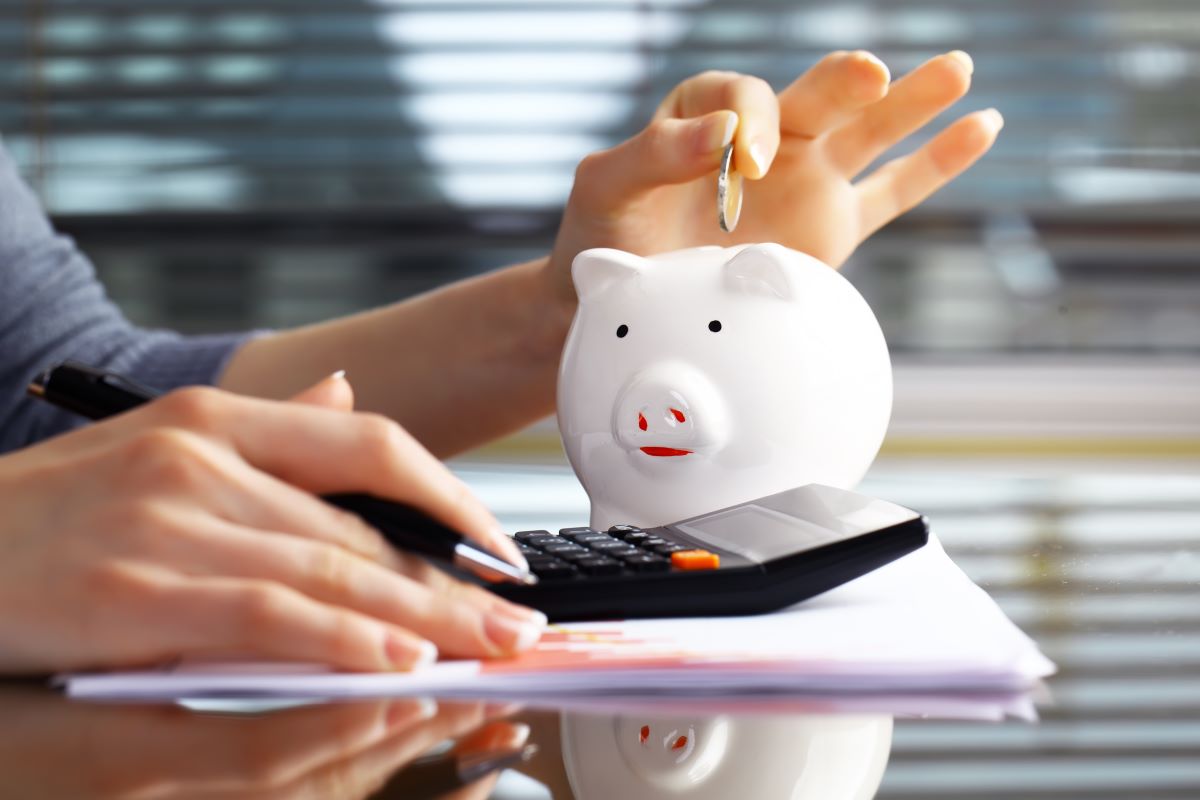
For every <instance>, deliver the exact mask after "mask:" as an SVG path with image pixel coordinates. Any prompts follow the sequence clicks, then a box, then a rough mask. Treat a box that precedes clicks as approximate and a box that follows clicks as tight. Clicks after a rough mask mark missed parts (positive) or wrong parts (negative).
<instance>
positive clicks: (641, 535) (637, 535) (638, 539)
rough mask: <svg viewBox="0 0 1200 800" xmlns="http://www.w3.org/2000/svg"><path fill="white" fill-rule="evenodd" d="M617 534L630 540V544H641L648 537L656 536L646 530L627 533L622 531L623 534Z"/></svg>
mask: <svg viewBox="0 0 1200 800" xmlns="http://www.w3.org/2000/svg"><path fill="white" fill-rule="evenodd" d="M617 535H618V536H620V537H621V538H622V539H624V540H625V541H627V542H629V543H630V544H636V545H640V544H641V543H642V542H644V541H646V540H647V539H653V538H654V537H653V536H651V535H650V534H648V533H646V532H645V531H628V532H626V533H621V534H617Z"/></svg>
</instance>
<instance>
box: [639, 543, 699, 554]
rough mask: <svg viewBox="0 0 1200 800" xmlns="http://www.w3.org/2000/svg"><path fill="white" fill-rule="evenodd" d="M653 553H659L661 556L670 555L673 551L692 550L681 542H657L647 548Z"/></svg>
mask: <svg viewBox="0 0 1200 800" xmlns="http://www.w3.org/2000/svg"><path fill="white" fill-rule="evenodd" d="M646 549H647V550H650V551H651V552H653V553H658V554H659V555H660V556H669V555H671V553H680V552H683V551H684V550H690V549H691V548H689V547H684V546H683V545H681V544H656V545H654V546H653V547H648V548H646Z"/></svg>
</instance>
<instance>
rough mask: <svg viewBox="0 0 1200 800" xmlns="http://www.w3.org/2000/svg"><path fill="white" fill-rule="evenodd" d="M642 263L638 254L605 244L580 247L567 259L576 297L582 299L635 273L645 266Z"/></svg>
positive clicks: (627, 278)
mask: <svg viewBox="0 0 1200 800" xmlns="http://www.w3.org/2000/svg"><path fill="white" fill-rule="evenodd" d="M646 263H647V262H646V259H644V258H642V257H641V256H635V255H634V254H633V253H626V252H625V251H624V250H613V249H611V248H608V247H596V248H593V249H591V250H584V251H583V252H582V253H580V254H579V255H577V256H575V261H574V262H572V263H571V279H572V280H573V281H574V282H575V293H576V294H578V295H579V299H580V300H586V299H588V298H589V297H592V296H593V295H597V294H599V293H600V292H602V291H603V290H604V289H607V288H608V287H609V286H612V285H613V284H615V283H619V282H620V281H624V280H629V279H630V278H633V277H635V276H636V275H638V274H639V273H641V272H642V270H644V269H645V268H646Z"/></svg>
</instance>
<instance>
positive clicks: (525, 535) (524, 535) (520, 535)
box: [513, 531, 554, 543]
mask: <svg viewBox="0 0 1200 800" xmlns="http://www.w3.org/2000/svg"><path fill="white" fill-rule="evenodd" d="M553 535H554V534H552V533H550V531H517V532H516V533H514V534H513V538H514V539H516V540H517V541H518V542H523V543H524V542H528V541H529V540H530V539H532V538H534V537H535V536H553Z"/></svg>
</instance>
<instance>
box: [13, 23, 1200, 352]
mask: <svg viewBox="0 0 1200 800" xmlns="http://www.w3.org/2000/svg"><path fill="white" fill-rule="evenodd" d="M0 44H2V45H3V47H2V49H0V52H3V53H4V56H3V59H4V61H5V62H7V63H5V64H4V68H3V69H0V92H2V94H0V98H2V99H0V131H3V134H4V137H5V141H6V143H7V146H8V147H9V149H10V150H11V151H12V152H13V153H14V154H15V155H16V157H17V159H18V161H19V163H20V165H21V168H22V169H23V171H24V173H25V175H26V176H27V178H28V179H29V181H30V182H31V183H32V184H33V186H34V187H35V188H36V189H37V191H38V192H39V193H40V195H41V196H42V197H43V199H44V201H45V202H46V204H47V206H48V208H49V209H50V211H51V212H52V213H53V214H54V215H55V217H56V218H57V221H58V223H59V225H60V226H61V227H62V228H63V229H65V230H67V231H69V232H71V233H73V234H74V235H76V236H77V238H78V239H79V240H80V242H81V244H82V245H83V247H84V248H85V249H86V250H87V251H88V252H89V253H90V254H91V255H92V256H93V258H94V259H95V260H96V261H97V263H98V265H99V268H100V271H101V274H102V275H103V277H104V279H105V281H106V283H107V284H108V286H109V288H110V291H111V293H112V294H113V295H114V296H115V297H116V298H117V299H118V301H119V302H120V303H121V304H122V305H123V307H124V308H125V309H126V310H127V312H128V313H129V314H130V315H131V316H132V317H133V318H134V319H136V320H137V321H139V322H141V323H145V324H149V325H169V326H172V327H176V328H180V329H183V330H188V331H201V330H205V331H206V330H214V329H227V328H239V327H250V326H282V325H294V324H298V323H303V322H308V321H312V320H316V319H320V318H324V317H328V316H331V315H335V314H340V313H344V312H348V311H352V310H355V309H360V308H364V307H367V306H370V305H378V304H379V303H380V302H384V301H390V300H394V299H399V298H401V297H404V296H407V295H409V294H412V293H414V292H417V291H420V290H423V289H425V288H428V287H430V286H433V285H437V284H440V283H444V282H446V281H448V280H451V279H454V278H458V277H461V276H465V275H470V274H474V273H477V272H479V271H481V270H485V269H489V268H492V267H496V266H500V265H503V264H507V263H512V262H514V261H517V260H520V259H524V258H527V257H530V256H533V255H537V254H540V253H543V252H545V251H546V250H547V248H548V247H549V245H550V243H551V241H552V237H553V234H554V231H555V227H556V225H557V221H558V215H559V211H560V208H561V206H562V203H563V202H564V200H565V198H566V196H567V193H568V190H569V188H570V185H571V180H572V171H573V169H574V166H575V164H576V162H577V161H578V160H579V159H580V158H581V157H582V156H583V155H585V154H586V153H588V152H589V151H592V150H595V149H597V148H601V147H605V146H608V145H611V144H613V143H615V142H617V141H619V140H621V139H623V138H625V137H627V136H629V135H630V134H632V133H633V132H635V131H636V130H638V129H639V128H640V127H641V126H642V125H643V124H644V123H645V122H646V120H647V119H648V117H649V116H650V114H651V112H652V110H653V108H654V107H655V105H656V104H657V103H658V101H659V100H660V99H661V98H662V96H663V95H664V94H665V93H666V92H668V91H669V90H670V88H671V87H672V86H673V85H674V84H676V83H677V82H678V81H680V80H682V79H683V78H685V77H687V76H688V75H690V74H693V73H695V72H698V71H701V70H704V69H710V68H720V69H733V70H739V71H743V72H748V73H753V74H757V75H760V76H762V77H764V78H766V79H767V80H769V81H770V82H771V83H772V84H773V85H774V86H776V87H777V88H782V87H783V86H785V85H786V84H787V83H788V82H790V81H791V80H792V79H793V78H794V77H795V76H796V75H798V74H800V73H801V72H803V71H804V70H805V69H807V68H808V67H809V66H811V65H812V64H813V63H814V62H815V61H816V60H817V59H818V58H819V57H820V56H821V55H822V54H823V53H825V52H827V51H830V50H833V49H838V48H859V47H862V48H869V49H871V50H873V51H874V52H876V53H877V54H879V55H880V56H881V57H882V58H883V59H884V60H885V61H886V62H887V63H888V64H889V66H890V67H891V68H892V71H893V73H894V74H895V75H900V74H902V73H904V72H906V71H908V70H909V69H911V68H913V67H914V66H915V65H917V64H918V63H920V62H921V61H923V60H924V59H926V58H928V57H930V56H932V55H934V54H937V53H940V52H944V51H947V50H950V49H955V48H962V49H965V50H967V51H969V52H970V53H971V54H972V55H973V56H974V58H975V62H976V73H975V78H976V79H975V86H974V89H973V90H972V92H971V94H970V95H969V97H968V98H967V100H966V101H965V102H964V103H962V104H960V106H959V107H958V108H956V109H954V111H953V112H952V113H953V114H955V115H957V114H959V113H963V112H965V111H968V110H974V109H979V108H985V107H988V106H996V107H998V108H999V109H1000V110H1001V111H1002V112H1003V113H1004V115H1005V117H1006V118H1007V123H1008V124H1007V127H1006V128H1005V130H1004V132H1003V134H1002V136H1001V138H1000V141H999V143H998V144H997V146H996V148H995V151H994V152H993V153H992V154H990V155H988V156H987V157H986V158H985V159H984V160H983V161H982V162H981V163H980V164H979V165H978V166H976V167H975V168H974V169H972V170H971V171H970V172H969V173H968V174H967V175H966V176H965V177H963V178H961V179H960V180H958V181H957V182H956V183H955V184H954V185H953V186H952V187H950V188H949V189H947V190H945V191H944V192H942V193H941V194H939V195H938V196H937V197H936V198H935V199H933V200H932V201H930V202H929V203H927V204H926V205H924V206H923V207H921V208H920V209H919V210H917V211H916V212H914V213H911V214H909V215H908V216H906V217H905V218H903V219H902V220H901V221H899V222H897V223H895V224H893V225H892V226H890V227H889V228H887V229H885V231H884V232H882V233H881V234H880V235H878V236H876V237H875V238H874V239H872V240H871V241H870V242H869V243H868V244H867V245H866V246H864V247H863V248H862V249H861V250H860V251H859V253H858V254H857V255H856V256H855V258H854V259H853V261H852V262H851V264H850V265H849V266H848V268H847V270H846V274H847V275H848V276H849V277H850V278H851V279H852V280H853V281H854V282H855V283H856V284H857V285H858V286H859V288H860V289H861V290H862V291H863V292H864V293H865V294H866V295H867V296H868V299H870V300H871V301H872V303H873V305H874V307H875V309H876V311H877V313H878V314H879V315H880V317H881V319H882V322H883V324H884V327H885V330H886V333H887V335H888V339H889V342H890V343H891V346H892V348H893V351H894V352H895V354H896V357H897V359H898V362H899V363H904V362H905V361H906V360H907V361H908V362H912V363H922V364H930V363H931V364H935V365H937V364H944V363H964V362H969V363H972V364H976V363H981V362H982V361H986V360H987V359H1004V358H1009V357H1014V356H1039V355H1046V354H1051V355H1055V356H1058V355H1064V354H1065V355H1068V356H1071V357H1075V356H1078V355H1084V356H1088V357H1098V358H1104V359H1113V358H1116V359H1122V358H1123V359H1126V360H1134V361H1138V362H1139V363H1141V362H1140V360H1141V359H1145V358H1147V357H1151V358H1156V359H1162V358H1167V359H1172V358H1187V357H1190V356H1194V355H1195V354H1197V353H1200V313H1197V309H1200V281H1198V280H1197V270H1196V265H1197V259H1198V255H1197V254H1198V253H1200V246H1198V245H1200V224H1197V223H1198V222H1200V124H1197V123H1198V122H1200V92H1198V89H1200V5H1197V4H1196V3H1195V2H1193V1H1192V0H1138V1H1137V2H1134V1H1133V0H1126V1H1125V2H1116V1H1115V0H1113V1H1110V2H1099V1H1096V0H1093V1H1092V2H1084V1H1083V0H1056V1H1055V2H1044V1H1042V0H1008V2H1004V3H995V2H989V1H988V0H940V1H938V0H875V2H841V1H840V0H836V1H835V0H826V1H825V2H809V1H807V0H804V1H801V2H796V0H788V1H787V2H784V1H783V0H753V1H752V2H751V1H739V2H734V1H733V0H719V1H715V2H701V1H700V0H664V1H663V2H622V1H621V0H603V1H601V0H597V1H596V2H591V1H589V0H570V1H569V2H567V1H565V0H564V1H562V2H553V1H552V0H540V1H538V0H526V1H525V2H500V1H499V0H492V1H489V0H472V1H467V0H462V1H458V0H430V1H428V2H416V1H415V0H372V1H370V2H363V1H362V0H238V2H233V1H232V0H153V2H148V1H141V2H139V1H136V0H135V1H131V0H74V1H71V0H56V1H55V0H41V1H40V2H39V1H38V0H29V1H28V2H11V1H10V2H6V3H4V4H3V6H2V7H0ZM947 119H948V118H947ZM946 121H947V120H940V121H939V122H938V123H935V125H934V126H932V128H931V130H936V129H938V128H939V127H940V126H941V125H943V124H945V122H946ZM920 141H921V139H920V138H916V139H914V140H913V141H912V142H910V143H909V145H908V147H910V148H911V147H912V146H916V145H917V144H919V143H920Z"/></svg>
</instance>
